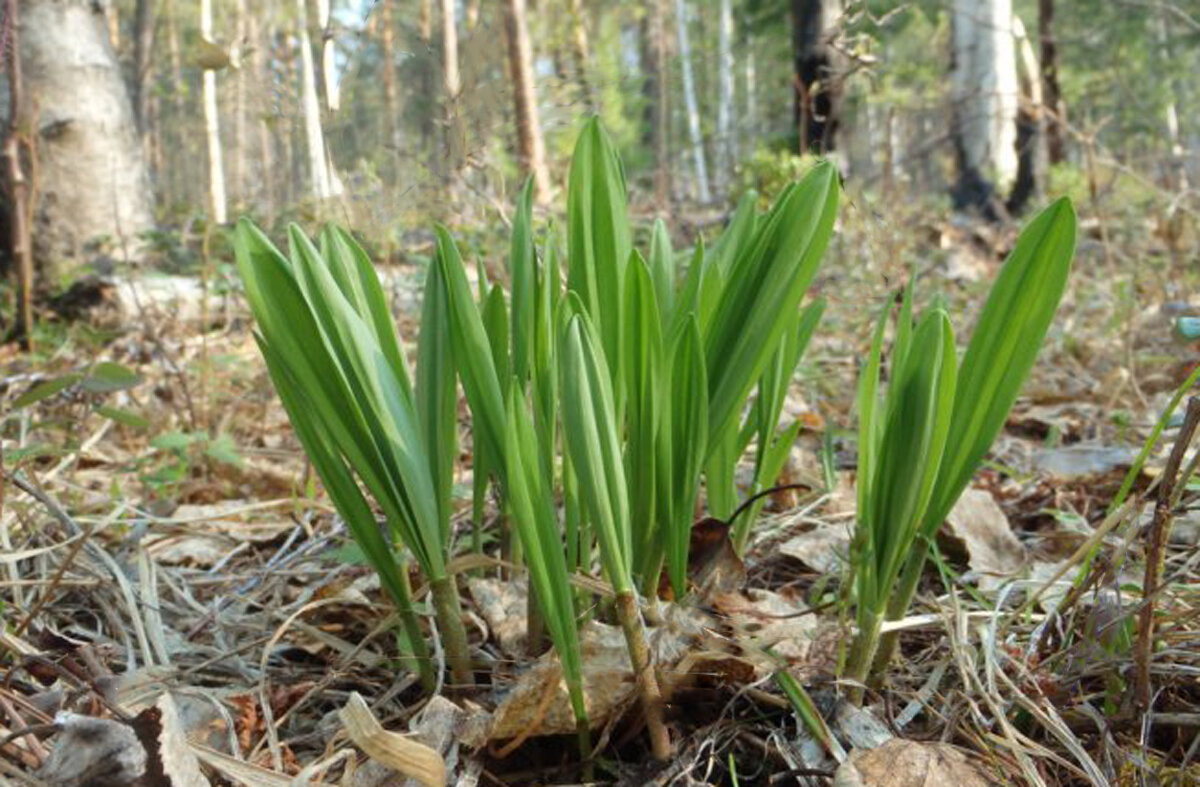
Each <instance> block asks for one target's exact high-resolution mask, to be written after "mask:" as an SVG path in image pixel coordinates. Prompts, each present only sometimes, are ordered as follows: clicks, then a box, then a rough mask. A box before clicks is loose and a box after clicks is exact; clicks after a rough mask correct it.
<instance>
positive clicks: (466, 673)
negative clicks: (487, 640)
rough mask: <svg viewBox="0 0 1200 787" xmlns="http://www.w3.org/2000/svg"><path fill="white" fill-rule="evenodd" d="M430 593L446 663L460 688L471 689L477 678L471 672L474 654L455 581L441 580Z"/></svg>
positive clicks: (445, 578)
mask: <svg viewBox="0 0 1200 787" xmlns="http://www.w3.org/2000/svg"><path fill="white" fill-rule="evenodd" d="M429 590H430V592H431V593H432V594H433V609H434V614H436V615H437V621H438V628H439V629H441V634H442V645H443V647H445V649H446V663H447V664H449V665H450V679H451V680H452V681H453V682H454V683H455V684H457V685H459V686H470V685H471V684H473V683H474V682H475V674H474V672H472V670H471V651H470V648H469V645H468V643H467V629H466V627H465V626H463V622H462V609H461V605H460V604H459V600H458V587H457V586H456V585H455V584H454V579H453V578H452V577H439V578H438V579H434V580H431V581H430V583H429Z"/></svg>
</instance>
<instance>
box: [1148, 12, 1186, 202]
mask: <svg viewBox="0 0 1200 787" xmlns="http://www.w3.org/2000/svg"><path fill="white" fill-rule="evenodd" d="M1154 27H1155V32H1156V33H1157V38H1158V54H1159V59H1160V61H1161V62H1162V63H1163V64H1164V66H1165V64H1168V63H1171V62H1172V61H1171V44H1170V41H1169V40H1168V38H1167V20H1166V12H1165V11H1162V10H1160V11H1159V12H1158V14H1157V15H1156V17H1155V20H1154ZM1167 85H1168V87H1169V95H1170V99H1169V100H1168V101H1167V106H1166V108H1165V110H1164V115H1165V118H1164V119H1165V120H1166V131H1167V144H1168V145H1169V149H1170V153H1171V169H1172V170H1173V172H1174V175H1173V177H1169V178H1168V183H1167V185H1168V187H1171V188H1175V189H1177V190H1179V191H1187V190H1188V189H1189V184H1188V172H1187V166H1186V163H1185V161H1184V158H1183V145H1182V143H1181V142H1180V139H1179V110H1178V109H1177V108H1176V96H1177V94H1178V90H1177V89H1176V86H1175V80H1174V79H1172V78H1170V77H1168V78H1167Z"/></svg>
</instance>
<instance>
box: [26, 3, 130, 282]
mask: <svg viewBox="0 0 1200 787" xmlns="http://www.w3.org/2000/svg"><path fill="white" fill-rule="evenodd" d="M18 14H19V22H20V35H19V38H18V41H19V55H20V58H21V63H20V65H21V71H22V74H21V81H22V87H23V90H22V92H23V93H24V95H25V100H26V101H27V102H36V109H35V113H34V112H31V113H30V115H31V117H32V118H33V122H34V124H35V125H34V128H33V129H31V133H32V134H33V135H34V136H35V142H36V144H35V146H34V152H35V154H36V156H37V166H36V180H35V181H33V183H34V185H35V186H36V188H33V189H31V192H30V194H31V198H32V200H33V205H32V210H33V223H32V226H31V231H32V236H33V238H32V240H33V259H34V263H35V265H37V266H38V268H39V269H40V273H41V277H42V279H43V280H44V281H47V282H50V283H52V284H57V282H58V280H59V279H60V278H61V276H63V275H66V274H68V273H70V271H71V270H72V269H73V268H74V267H76V266H78V265H82V264H86V263H89V262H93V261H94V260H95V259H96V258H98V257H100V256H102V255H104V254H107V255H111V256H113V257H116V258H118V259H128V258H136V256H137V254H138V251H139V249H140V248H141V243H140V242H139V238H140V236H141V235H142V233H144V232H145V231H146V230H148V229H150V228H151V227H152V226H153V223H154V217H153V210H152V208H153V202H152V201H153V191H152V190H151V189H150V182H149V178H148V177H147V174H146V165H145V160H144V159H143V156H142V146H141V143H140V140H139V138H138V133H137V128H136V124H135V123H134V115H133V107H132V105H131V103H130V100H129V94H128V92H127V91H126V88H125V82H124V80H123V79H122V77H121V71H120V66H119V64H118V62H117V57H116V54H115V53H114V51H113V48H112V44H111V43H110V42H109V38H108V30H107V26H106V24H105V20H104V16H103V15H102V14H98V13H96V11H95V8H94V6H93V4H92V3H90V2H86V1H85V0H22V2H21V3H20V5H19V10H18ZM102 238H107V239H108V240H109V245H108V246H107V247H106V248H105V247H103V246H102V245H99V244H96V243H95V242H96V241H98V240H100V239H102Z"/></svg>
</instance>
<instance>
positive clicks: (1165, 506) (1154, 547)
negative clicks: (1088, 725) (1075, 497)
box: [1133, 396, 1200, 713]
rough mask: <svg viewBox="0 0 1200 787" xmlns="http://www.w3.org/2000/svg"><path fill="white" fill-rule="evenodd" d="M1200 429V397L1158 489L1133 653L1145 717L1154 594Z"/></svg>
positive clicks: (1191, 401)
mask: <svg viewBox="0 0 1200 787" xmlns="http://www.w3.org/2000/svg"><path fill="white" fill-rule="evenodd" d="M1197 426H1200V397H1195V396H1193V397H1191V398H1190V399H1188V404H1187V413H1186V414H1185V415H1184V417H1183V428H1181V429H1180V430H1179V437H1178V438H1176V440H1175V445H1174V446H1173V447H1172V448H1171V455H1170V456H1169V457H1168V458H1167V466H1166V467H1165V468H1164V469H1163V474H1162V484H1161V485H1160V486H1159V488H1158V501H1157V502H1156V503H1155V506H1154V519H1153V521H1152V522H1151V523H1150V531H1149V533H1148V534H1147V542H1148V543H1147V547H1146V575H1145V579H1144V580H1143V582H1142V595H1143V596H1144V597H1145V598H1147V599H1148V601H1147V603H1146V604H1145V605H1144V606H1143V607H1142V612H1141V615H1140V616H1139V618H1138V639H1137V648H1136V650H1135V651H1134V654H1133V657H1134V680H1135V691H1134V697H1135V700H1136V702H1137V706H1138V709H1139V710H1140V711H1141V712H1142V713H1145V712H1147V711H1148V710H1149V709H1150V661H1151V656H1152V654H1153V652H1154V609H1155V606H1157V605H1156V604H1155V603H1154V596H1155V593H1157V591H1158V583H1159V581H1160V578H1161V575H1162V571H1163V561H1164V558H1165V551H1166V546H1167V536H1168V535H1169V534H1170V532H1171V520H1172V519H1173V518H1174V514H1173V509H1172V506H1171V498H1172V493H1173V492H1174V490H1175V483H1176V476H1177V475H1178V474H1179V466H1180V465H1181V464H1183V457H1184V455H1185V454H1186V453H1187V449H1188V446H1189V445H1190V444H1191V442H1192V437H1193V436H1194V435H1195V434H1196V427H1197Z"/></svg>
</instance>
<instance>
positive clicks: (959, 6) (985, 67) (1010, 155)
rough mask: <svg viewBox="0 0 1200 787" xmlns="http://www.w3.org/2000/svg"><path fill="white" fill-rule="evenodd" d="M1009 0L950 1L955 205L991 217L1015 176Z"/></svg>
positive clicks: (1013, 66) (1015, 88) (1015, 95)
mask: <svg viewBox="0 0 1200 787" xmlns="http://www.w3.org/2000/svg"><path fill="white" fill-rule="evenodd" d="M1012 19H1013V12H1012V0H954V8H953V16H952V20H951V22H952V27H953V31H952V41H953V47H954V50H953V57H954V69H953V72H952V74H951V94H952V99H953V110H954V121H953V132H954V139H955V152H956V155H957V158H958V182H957V184H956V185H955V187H954V189H953V190H952V197H953V200H954V205H955V207H956V208H959V209H969V208H973V209H976V210H979V211H980V212H981V213H983V215H985V216H988V217H995V216H996V215H997V208H996V205H997V203H998V201H999V197H998V196H997V195H999V194H1005V193H1007V192H1008V190H1009V189H1010V188H1011V187H1012V185H1013V183H1014V182H1015V180H1016V177H1017V168H1018V160H1017V109H1018V85H1017V60H1016V46H1015V43H1014V37H1013V28H1012Z"/></svg>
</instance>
